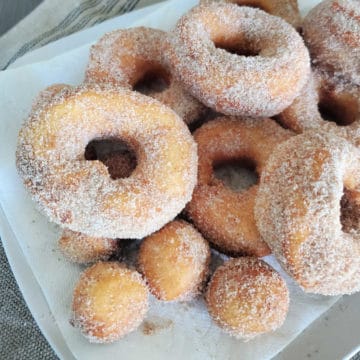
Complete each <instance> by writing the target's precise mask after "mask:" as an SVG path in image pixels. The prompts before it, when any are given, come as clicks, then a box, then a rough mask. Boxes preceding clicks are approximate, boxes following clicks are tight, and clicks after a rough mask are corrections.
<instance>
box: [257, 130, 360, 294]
mask: <svg viewBox="0 0 360 360" xmlns="http://www.w3.org/2000/svg"><path fill="white" fill-rule="evenodd" d="M359 179H360V151H359V149H357V148H356V147H354V146H352V145H351V144H350V143H348V142H347V141H346V140H344V139H341V138H339V137H336V136H333V135H331V134H328V133H326V132H324V131H312V132H310V131H309V132H307V133H304V134H301V135H298V136H295V137H293V138H291V139H289V140H288V141H286V142H284V143H282V144H280V145H279V146H278V147H277V148H276V149H275V151H274V152H273V154H272V155H271V156H270V158H269V160H268V163H267V164H266V166H265V169H264V171H263V175H262V177H261V180H260V186H259V190H258V195H257V198H256V204H255V218H256V223H257V225H258V229H259V231H260V233H261V235H262V236H263V238H264V240H266V242H267V243H268V245H269V246H270V248H271V250H272V251H273V253H274V255H275V256H276V257H277V259H278V260H279V261H280V263H281V264H282V266H283V267H284V269H285V270H286V271H287V272H288V273H289V274H290V275H291V276H292V277H293V278H294V280H295V281H296V282H297V283H298V284H299V285H300V286H301V287H302V288H303V289H304V290H305V291H307V292H312V293H318V294H323V295H339V294H350V293H353V292H355V291H359V290H360V237H359V228H358V224H357V225H356V223H355V225H354V227H353V228H352V229H349V228H348V224H349V223H348V222H346V221H344V219H341V218H342V217H343V216H342V214H341V208H340V202H341V201H342V196H343V189H345V190H346V193H352V196H351V197H348V200H349V201H350V202H351V203H352V206H353V208H357V209H359V206H360V201H359V200H358V199H359V198H360V197H359V190H360V182H359ZM348 209H349V207H348ZM356 213H358V212H355V214H356ZM349 215H350V214H347V215H346V216H349ZM340 220H341V221H340ZM342 223H343V224H344V223H345V224H347V225H346V226H345V227H344V226H343V225H342Z"/></svg>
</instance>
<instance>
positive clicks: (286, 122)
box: [276, 73, 324, 134]
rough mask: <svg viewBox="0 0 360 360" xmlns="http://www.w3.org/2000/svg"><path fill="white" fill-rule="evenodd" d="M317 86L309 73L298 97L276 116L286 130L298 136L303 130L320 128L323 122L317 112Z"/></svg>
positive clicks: (314, 78) (313, 75)
mask: <svg viewBox="0 0 360 360" xmlns="http://www.w3.org/2000/svg"><path fill="white" fill-rule="evenodd" d="M318 106H319V86H318V83H317V77H316V76H315V74H314V73H311V75H310V77H309V79H308V81H307V83H306V84H305V86H304V87H303V89H302V90H301V93H300V95H299V96H298V97H297V98H296V99H295V100H294V101H293V103H292V104H291V105H290V106H289V107H287V108H286V109H285V110H284V111H282V112H281V113H280V114H279V115H277V116H276V119H277V120H278V121H279V122H280V123H281V124H282V125H283V126H285V127H286V128H288V129H291V130H292V131H295V132H296V133H298V134H300V133H302V132H304V131H305V130H309V129H315V128H318V127H321V125H322V124H323V122H324V120H323V119H322V117H321V114H320V112H319V108H318Z"/></svg>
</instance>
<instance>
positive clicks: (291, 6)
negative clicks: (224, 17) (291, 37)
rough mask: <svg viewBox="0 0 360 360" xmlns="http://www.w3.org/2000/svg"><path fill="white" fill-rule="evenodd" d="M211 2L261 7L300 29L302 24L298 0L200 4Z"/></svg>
mask: <svg viewBox="0 0 360 360" xmlns="http://www.w3.org/2000/svg"><path fill="white" fill-rule="evenodd" d="M210 2H228V3H233V4H237V5H240V6H250V7H255V8H259V9H261V10H264V11H265V12H267V13H269V14H271V15H274V16H279V17H281V18H283V19H284V20H286V21H287V22H288V23H289V24H291V25H292V26H293V27H294V28H296V29H300V26H301V16H300V11H299V6H298V2H297V0H200V4H209V3H210Z"/></svg>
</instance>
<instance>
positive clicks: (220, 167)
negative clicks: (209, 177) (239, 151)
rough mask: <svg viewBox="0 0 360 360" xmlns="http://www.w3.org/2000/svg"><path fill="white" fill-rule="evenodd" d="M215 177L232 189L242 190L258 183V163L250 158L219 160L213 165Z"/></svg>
mask: <svg viewBox="0 0 360 360" xmlns="http://www.w3.org/2000/svg"><path fill="white" fill-rule="evenodd" d="M213 169H214V175H215V178H216V179H218V180H221V181H222V182H223V183H224V184H225V186H227V187H228V188H230V189H231V190H232V191H235V192H241V191H244V190H246V189H248V188H250V187H251V186H253V185H255V184H257V182H258V180H259V176H258V174H257V173H256V164H255V163H254V161H252V160H250V159H236V160H229V161H224V162H219V163H217V164H215V165H214V166H213Z"/></svg>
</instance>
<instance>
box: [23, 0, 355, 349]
mask: <svg viewBox="0 0 360 360" xmlns="http://www.w3.org/2000/svg"><path fill="white" fill-rule="evenodd" d="M300 33H301V34H302V35H301V34H300ZM302 36H303V37H302ZM359 146H360V3H359V2H358V1H357V0H325V1H323V2H322V3H320V4H319V5H318V6H316V7H315V8H314V9H313V10H312V11H311V12H310V13H309V14H308V15H307V17H306V18H305V19H304V20H302V19H301V17H300V15H299V10H298V6H297V3H296V0H275V1H273V0H271V1H270V0H233V1H214V0H203V1H201V2H200V4H199V5H198V6H195V7H194V8H193V9H191V10H190V11H189V12H188V13H187V14H185V15H184V16H183V17H181V18H180V20H179V21H178V23H177V24H176V26H175V28H174V29H173V30H172V31H171V32H170V33H165V32H163V31H160V30H155V29H150V28H143V27H141V28H132V29H121V30H116V31H113V32H111V33H108V34H105V35H104V36H103V37H102V38H101V39H100V40H98V42H97V43H96V44H94V45H93V46H92V47H91V50H90V58H89V63H88V66H87V69H86V73H85V80H84V83H83V84H81V85H79V86H76V87H73V86H69V85H66V84H55V85H52V86H50V87H49V88H47V89H45V90H44V91H42V92H41V93H40V94H39V96H38V98H37V99H36V100H35V101H34V105H33V108H32V110H31V113H30V115H29V117H28V119H27V121H26V122H25V123H24V125H23V127H22V128H21V130H20V133H19V138H18V145H17V154H16V158H17V169H18V172H19V174H20V176H21V178H22V179H23V182H24V184H25V187H26V188H27V190H28V191H29V193H30V195H31V196H32V198H33V200H34V201H35V203H36V204H37V206H38V208H39V209H40V210H41V211H42V212H43V213H44V214H45V215H47V217H48V218H49V220H50V221H52V222H54V223H56V224H58V225H60V226H61V227H62V228H64V230H63V234H62V236H61V238H60V240H59V247H60V249H61V251H62V253H63V254H64V256H65V257H66V258H67V259H68V260H69V261H72V262H76V263H80V264H90V263H93V265H92V266H90V267H89V268H87V269H86V270H85V271H84V272H83V273H82V275H81V277H80V279H79V281H78V283H77V285H76V287H75V290H74V295H73V303H72V315H71V324H72V325H74V326H75V327H77V328H79V329H80V330H81V332H82V334H83V335H84V336H86V337H87V338H88V339H89V340H90V341H91V342H102V343H103V342H112V341H115V340H117V339H119V338H121V337H123V336H125V335H126V334H128V333H129V332H131V331H133V330H134V329H136V328H137V327H138V326H139V324H140V323H141V322H142V320H143V319H144V318H145V316H146V313H147V310H148V307H149V299H148V298H149V293H151V294H152V295H153V296H154V297H155V298H157V299H158V300H159V301H191V300H193V299H194V298H195V297H197V296H201V295H202V294H204V299H205V303H206V306H207V309H208V311H209V314H210V316H211V317H212V319H213V320H214V321H215V323H216V324H217V325H218V326H220V327H221V328H222V329H223V330H224V331H226V332H227V333H228V334H230V335H232V336H235V337H237V338H240V339H245V340H248V339H251V338H253V337H255V336H257V335H260V334H263V333H266V332H269V331H273V330H275V329H277V328H279V327H280V326H281V325H282V324H283V322H284V320H285V318H286V315H287V312H288V307H289V291H288V289H287V285H286V283H285V281H284V280H283V279H282V277H281V276H280V274H279V273H278V272H276V271H275V270H274V269H273V268H272V267H271V266H270V265H268V264H267V263H266V262H265V261H264V260H263V259H261V258H262V257H264V256H266V255H270V254H271V253H272V254H273V255H275V257H276V259H277V260H278V261H279V263H280V264H281V266H282V267H283V269H284V270H285V271H286V272H287V273H288V274H289V275H290V276H291V277H292V278H293V280H294V281H295V282H296V283H297V284H298V285H299V286H300V287H301V288H302V289H303V290H304V291H306V292H311V293H316V294H323V295H339V294H351V293H354V292H356V291H359V290H360V233H359V231H360V218H359V215H360V149H359ZM234 162H236V163H238V164H241V166H242V167H243V168H247V169H251V170H252V171H253V172H255V174H256V176H257V181H255V183H252V184H250V186H245V188H243V189H234V188H232V187H231V186H230V184H229V181H225V180H224V179H221V178H220V177H219V175H218V174H217V172H216V169H217V168H218V167H220V166H223V165H224V164H231V163H234ZM129 239H132V241H133V242H135V243H136V244H138V245H139V246H138V252H137V259H136V261H135V263H134V262H133V263H131V262H130V261H127V259H126V257H127V253H126V244H127V243H129ZM125 240H126V241H125ZM218 253H222V254H224V256H223V258H225V259H226V260H225V261H224V263H223V264H222V265H220V266H219V267H218V268H217V269H215V270H214V269H212V270H210V266H209V264H210V258H211V256H214V254H218Z"/></svg>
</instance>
